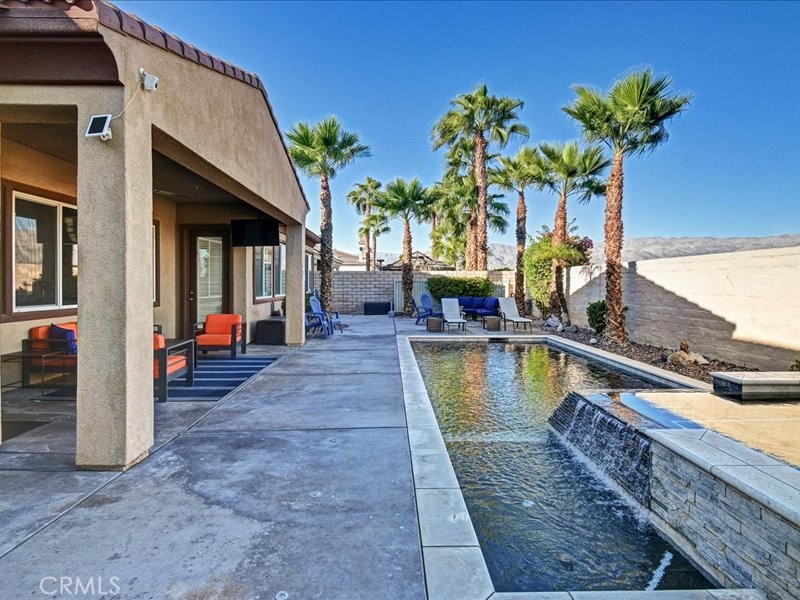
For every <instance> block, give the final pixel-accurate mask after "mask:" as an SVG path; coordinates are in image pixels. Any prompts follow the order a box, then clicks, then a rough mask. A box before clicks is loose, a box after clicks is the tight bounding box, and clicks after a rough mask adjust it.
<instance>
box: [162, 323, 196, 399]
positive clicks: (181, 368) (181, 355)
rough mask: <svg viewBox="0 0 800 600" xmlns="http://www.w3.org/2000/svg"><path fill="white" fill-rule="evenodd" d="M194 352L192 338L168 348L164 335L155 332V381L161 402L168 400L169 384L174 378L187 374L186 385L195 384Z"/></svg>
mask: <svg viewBox="0 0 800 600" xmlns="http://www.w3.org/2000/svg"><path fill="white" fill-rule="evenodd" d="M193 354H194V348H193V347H192V341H191V340H188V341H186V342H181V343H180V344H178V345H175V346H173V347H172V348H167V343H166V339H165V338H164V336H163V335H161V334H160V333H154V334H153V381H154V383H155V386H156V395H157V396H158V401H159V402H166V401H167V386H168V385H169V382H170V381H172V380H173V379H177V378H179V377H183V376H184V375H186V385H187V386H188V387H191V386H193V385H194V356H193Z"/></svg>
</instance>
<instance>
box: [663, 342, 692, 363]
mask: <svg viewBox="0 0 800 600" xmlns="http://www.w3.org/2000/svg"><path fill="white" fill-rule="evenodd" d="M681 346H683V343H681ZM667 362H668V363H669V364H671V365H683V366H687V365H691V364H694V359H693V358H692V355H691V354H690V353H689V352H686V351H684V350H678V351H677V352H673V353H672V354H670V355H669V357H668V358H667Z"/></svg>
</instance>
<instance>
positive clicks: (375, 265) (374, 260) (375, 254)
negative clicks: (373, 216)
mask: <svg viewBox="0 0 800 600" xmlns="http://www.w3.org/2000/svg"><path fill="white" fill-rule="evenodd" d="M372 270H373V271H377V270H378V234H376V233H375V232H374V231H373V232H372Z"/></svg>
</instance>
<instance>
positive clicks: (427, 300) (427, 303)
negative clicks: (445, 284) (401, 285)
mask: <svg viewBox="0 0 800 600" xmlns="http://www.w3.org/2000/svg"><path fill="white" fill-rule="evenodd" d="M420 302H421V303H422V308H424V309H425V310H429V311H431V315H430V316H432V317H441V316H442V313H441V312H440V311H438V310H435V309H434V308H433V298H431V295H430V294H422V296H421V297H420Z"/></svg>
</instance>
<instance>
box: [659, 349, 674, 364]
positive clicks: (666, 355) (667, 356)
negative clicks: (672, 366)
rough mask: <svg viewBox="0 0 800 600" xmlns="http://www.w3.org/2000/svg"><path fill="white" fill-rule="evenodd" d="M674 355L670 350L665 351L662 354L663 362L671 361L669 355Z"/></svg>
mask: <svg viewBox="0 0 800 600" xmlns="http://www.w3.org/2000/svg"><path fill="white" fill-rule="evenodd" d="M670 354H672V352H670V351H669V350H664V351H663V352H662V353H661V362H667V361H668V360H669V355H670Z"/></svg>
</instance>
